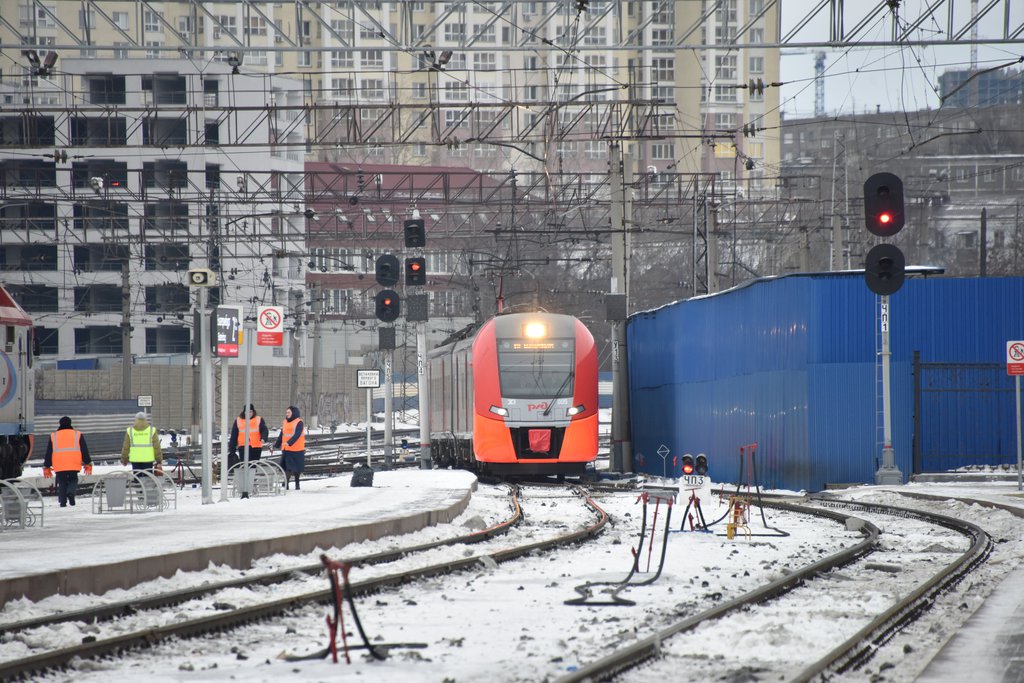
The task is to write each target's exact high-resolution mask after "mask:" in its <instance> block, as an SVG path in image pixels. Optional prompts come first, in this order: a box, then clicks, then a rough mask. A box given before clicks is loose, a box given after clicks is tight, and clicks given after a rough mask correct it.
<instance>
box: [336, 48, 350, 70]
mask: <svg viewBox="0 0 1024 683" xmlns="http://www.w3.org/2000/svg"><path fill="white" fill-rule="evenodd" d="M354 67H355V60H354V59H353V58H352V50H331V68H332V69H351V68H354Z"/></svg>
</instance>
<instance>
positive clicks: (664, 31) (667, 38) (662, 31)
mask: <svg viewBox="0 0 1024 683" xmlns="http://www.w3.org/2000/svg"><path fill="white" fill-rule="evenodd" d="M674 40H675V34H674V32H673V31H672V29H670V28H656V29H654V30H652V31H651V45H671V44H672V42H673V41H674Z"/></svg>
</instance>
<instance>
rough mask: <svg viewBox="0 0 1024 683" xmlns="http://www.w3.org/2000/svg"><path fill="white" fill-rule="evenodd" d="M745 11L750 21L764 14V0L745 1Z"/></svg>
mask: <svg viewBox="0 0 1024 683" xmlns="http://www.w3.org/2000/svg"><path fill="white" fill-rule="evenodd" d="M747 11H748V13H749V15H750V18H751V19H753V18H754V17H756V16H758V15H759V14H761V13H762V12H764V0H747Z"/></svg>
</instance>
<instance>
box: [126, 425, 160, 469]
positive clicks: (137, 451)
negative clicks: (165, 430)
mask: <svg viewBox="0 0 1024 683" xmlns="http://www.w3.org/2000/svg"><path fill="white" fill-rule="evenodd" d="M154 434H156V427H146V428H145V429H142V430H138V429H135V427H129V428H128V436H130V437H131V440H132V442H131V443H132V445H131V448H130V449H128V461H129V462H153V461H154V460H156V453H154V452H153V435H154Z"/></svg>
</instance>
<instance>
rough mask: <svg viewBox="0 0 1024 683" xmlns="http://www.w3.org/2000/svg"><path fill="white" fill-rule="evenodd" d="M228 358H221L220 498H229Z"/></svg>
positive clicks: (229, 425) (222, 500) (229, 414)
mask: <svg viewBox="0 0 1024 683" xmlns="http://www.w3.org/2000/svg"><path fill="white" fill-rule="evenodd" d="M229 393H230V392H229V391H228V359H227V358H221V359H220V500H221V502H222V503H223V502H224V501H226V500H227V499H228V435H229V434H230V433H231V423H230V422H229V421H228V420H229V418H230V417H231V413H230V412H229V410H228V394H229Z"/></svg>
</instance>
